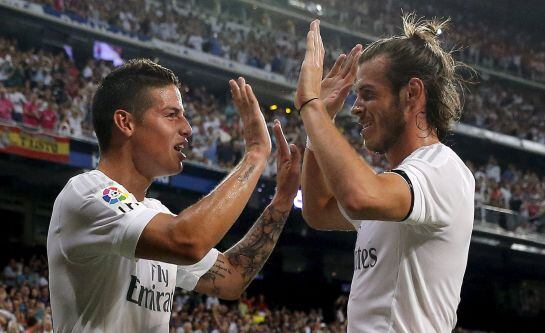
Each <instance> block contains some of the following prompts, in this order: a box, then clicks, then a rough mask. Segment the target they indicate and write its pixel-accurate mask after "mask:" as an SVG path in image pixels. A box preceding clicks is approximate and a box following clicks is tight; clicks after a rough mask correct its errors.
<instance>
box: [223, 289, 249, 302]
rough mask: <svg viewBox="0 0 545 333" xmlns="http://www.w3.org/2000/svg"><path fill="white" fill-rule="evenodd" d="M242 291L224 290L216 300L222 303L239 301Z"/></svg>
mask: <svg viewBox="0 0 545 333" xmlns="http://www.w3.org/2000/svg"><path fill="white" fill-rule="evenodd" d="M244 290H245V288H240V289H237V290H225V291H224V292H222V293H220V294H219V295H218V298H219V299H222V300H224V301H236V300H238V299H240V297H241V296H242V293H243V292H244Z"/></svg>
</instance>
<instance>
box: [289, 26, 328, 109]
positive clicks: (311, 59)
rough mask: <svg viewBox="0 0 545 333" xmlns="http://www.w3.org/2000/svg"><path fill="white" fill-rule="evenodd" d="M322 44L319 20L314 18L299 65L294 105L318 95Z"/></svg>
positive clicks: (323, 51)
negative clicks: (301, 61)
mask: <svg viewBox="0 0 545 333" xmlns="http://www.w3.org/2000/svg"><path fill="white" fill-rule="evenodd" d="M324 54H325V50H324V44H323V43H322V36H320V21H319V20H314V21H312V23H310V30H309V32H308V34H307V51H306V53H305V59H304V60H303V64H302V65H301V72H300V73H299V82H297V91H296V93H295V107H296V108H297V109H300V108H301V104H303V103H304V102H306V101H308V100H310V99H312V98H316V97H320V82H321V81H322V75H323V72H324Z"/></svg>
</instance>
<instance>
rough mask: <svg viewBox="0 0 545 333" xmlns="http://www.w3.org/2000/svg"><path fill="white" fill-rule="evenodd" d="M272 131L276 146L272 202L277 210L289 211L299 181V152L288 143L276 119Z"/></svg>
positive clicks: (294, 146)
mask: <svg viewBox="0 0 545 333" xmlns="http://www.w3.org/2000/svg"><path fill="white" fill-rule="evenodd" d="M273 132H274V136H275V138H276V146H277V148H278V156H277V157H276V172H277V173H276V194H275V196H274V198H273V204H275V205H277V207H276V208H277V209H278V210H287V211H289V210H290V209H291V205H292V203H293V199H294V198H295V196H296V195H297V190H298V189H299V184H300V182H301V153H300V152H299V149H297V146H296V145H294V144H291V145H288V142H287V141H286V137H285V136H284V133H283V132H282V126H281V125H280V122H279V121H278V120H275V121H274V126H273Z"/></svg>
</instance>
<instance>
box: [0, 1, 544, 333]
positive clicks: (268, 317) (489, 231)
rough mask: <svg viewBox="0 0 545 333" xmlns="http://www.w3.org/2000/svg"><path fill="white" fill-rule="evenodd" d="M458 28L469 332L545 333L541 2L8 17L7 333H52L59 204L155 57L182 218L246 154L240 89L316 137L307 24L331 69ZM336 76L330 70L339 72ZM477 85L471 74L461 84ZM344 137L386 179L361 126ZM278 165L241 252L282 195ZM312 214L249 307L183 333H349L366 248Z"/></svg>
mask: <svg viewBox="0 0 545 333" xmlns="http://www.w3.org/2000/svg"><path fill="white" fill-rule="evenodd" d="M411 11H415V12H416V13H417V15H419V16H425V17H427V18H431V17H434V16H437V17H450V18H451V20H452V27H451V29H449V30H446V31H444V32H442V33H441V34H440V39H441V40H442V42H443V45H444V47H445V48H447V49H449V50H453V51H454V54H455V57H456V59H458V60H461V61H464V62H466V63H468V64H470V65H472V66H473V67H474V68H475V69H476V70H477V73H478V76H477V77H476V78H475V79H474V81H476V82H475V84H471V85H469V86H468V91H467V92H466V94H465V107H464V113H463V116H462V119H461V121H460V123H459V124H458V125H457V126H456V127H455V128H454V131H453V134H452V135H450V136H449V137H448V139H447V142H446V144H447V145H449V146H450V147H452V148H453V149H454V150H455V151H456V152H457V153H458V154H459V155H460V156H461V157H462V159H463V160H464V161H466V163H467V165H468V166H469V168H470V169H471V170H472V171H473V173H474V176H475V178H476V193H475V204H476V205H475V207H476V208H475V226H474V231H473V237H472V242H471V247H470V252H469V262H468V266H467V271H466V274H465V280H464V285H463V288H462V293H461V303H460V306H459V308H458V328H457V329H456V332H543V331H544V328H543V327H544V325H543V324H545V214H544V213H545V179H544V178H543V176H544V173H545V168H544V166H545V93H544V92H545V38H543V34H542V32H543V31H545V20H543V17H545V3H543V2H542V1H538V0H526V1H519V2H516V3H515V2H513V1H507V0H495V1H492V0H485V1H479V2H476V1H471V0H443V1H434V0H426V1H423V0H403V1H402V0H384V1H377V0H312V1H298V0H269V1H259V0H192V1H189V0H188V1H182V0H126V1H76V0H73V1H72V0H64V1H63V0H36V1H22V0H0V227H1V231H0V332H3V331H4V330H7V331H8V332H23V331H25V330H26V331H29V332H49V331H50V330H51V316H50V311H51V310H50V307H49V291H48V288H47V286H48V271H47V258H46V251H45V242H46V236H47V230H48V225H49V219H50V213H51V210H52V206H53V202H54V200H55V197H56V195H57V194H58V193H59V191H60V190H61V189H62V187H63V186H64V184H65V183H66V181H67V180H68V179H69V178H70V177H72V176H74V175H76V174H78V173H81V172H83V171H85V170H89V169H93V168H94V167H95V166H96V165H97V162H98V147H97V141H96V138H95V136H94V133H93V128H92V124H91V121H90V120H91V116H90V112H89V110H90V103H91V98H92V96H93V93H94V91H95V89H96V87H97V82H99V81H100V80H101V78H103V77H104V76H106V75H107V74H108V73H109V72H110V71H111V70H112V69H113V68H114V67H115V66H118V65H120V64H122V63H123V62H125V61H126V60H128V59H131V58H136V57H146V58H150V59H152V60H155V61H157V62H159V63H160V64H162V65H163V66H166V67H168V68H171V69H173V70H174V71H175V72H176V73H177V74H178V76H179V77H180V80H181V81H182V82H183V84H184V85H183V91H182V94H183V98H184V104H185V109H186V112H187V113H186V116H187V117H188V119H189V121H190V123H191V124H192V126H193V138H192V142H191V147H190V149H189V150H188V152H187V154H188V156H189V161H187V162H184V164H185V167H184V172H183V173H182V174H180V175H177V176H173V177H164V178H160V179H157V180H156V182H155V183H154V184H153V185H152V187H151V188H150V190H149V193H148V195H149V196H151V197H155V198H158V199H160V200H161V201H162V202H163V203H165V204H166V205H167V206H168V207H169V208H170V209H171V210H172V211H173V212H177V211H180V210H181V209H183V208H185V207H187V206H188V205H190V204H192V203H194V202H195V201H197V200H198V199H199V198H200V197H202V196H203V195H204V194H206V193H208V192H209V191H210V190H211V189H213V188H214V187H215V185H217V183H218V182H219V181H220V180H221V179H222V178H223V177H224V176H225V175H226V173H227V172H228V171H229V170H230V169H231V168H232V167H233V166H234V165H235V164H236V163H237V162H238V160H239V159H240V157H241V156H242V154H243V149H244V144H243V141H242V136H241V128H240V122H239V117H238V114H237V112H236V110H235V109H234V107H233V105H232V103H231V101H230V96H229V89H228V85H227V81H228V79H230V78H235V77H238V76H240V75H242V76H244V77H246V78H247V81H249V82H250V83H251V84H252V86H253V88H254V90H255V91H256V93H257V95H258V98H259V100H260V102H261V106H262V109H263V113H264V115H265V117H266V119H267V121H268V123H269V126H272V121H273V119H275V118H276V119H279V120H280V121H281V122H282V124H283V127H284V132H285V133H286V134H287V136H288V141H290V142H293V143H296V144H298V145H299V146H300V147H301V148H302V147H303V146H304V141H305V137H306V134H305V133H304V129H303V127H302V123H301V121H300V119H299V117H298V115H297V113H296V112H294V107H293V104H292V96H293V93H294V90H295V80H296V79H297V76H298V73H299V66H300V63H301V61H302V59H303V55H304V51H305V49H304V47H305V38H304V37H305V36H306V32H307V30H308V24H309V22H310V21H311V20H312V19H314V18H320V19H321V22H322V24H321V31H322V35H323V40H324V44H325V46H326V51H327V53H326V67H330V66H331V65H332V63H333V61H334V59H335V58H336V57H337V56H338V55H339V54H340V53H342V52H348V51H349V50H350V49H351V48H352V46H353V45H355V44H356V43H362V44H364V45H365V44H368V43H369V42H371V41H373V40H376V39H377V38H378V37H380V36H389V35H392V34H398V33H400V25H401V19H400V16H401V14H402V12H411ZM327 70H328V69H327V68H326V71H327ZM461 74H462V75H465V74H467V73H461ZM353 101H354V96H353V95H351V96H349V97H348V99H347V101H346V105H345V110H344V111H343V112H342V114H341V115H340V116H339V117H338V118H337V119H338V121H337V125H338V127H339V129H340V130H341V131H342V132H343V133H344V135H345V136H346V137H347V139H348V140H350V142H351V143H352V144H353V146H354V149H356V150H357V151H358V152H360V153H361V155H362V156H363V157H364V158H365V159H366V160H367V161H368V162H369V163H371V164H372V165H373V166H374V167H375V168H376V170H377V171H380V170H386V169H389V165H388V163H387V161H385V160H384V158H383V157H382V156H380V155H376V154H371V153H369V152H368V151H366V150H365V149H364V148H363V147H362V144H361V142H362V140H361V138H360V136H359V132H360V128H359V125H358V124H357V123H356V121H355V120H354V119H353V118H352V117H351V116H350V113H349V112H348V110H349V108H350V106H351V105H352V103H353ZM275 170H276V163H275V158H274V156H271V158H270V161H269V165H268V167H267V170H266V172H265V174H264V175H263V177H262V179H261V181H260V183H259V184H258V187H257V188H256V191H255V193H254V195H253V196H252V198H251V200H250V202H249V204H248V206H247V209H245V211H244V212H243V214H242V216H241V217H240V220H239V221H238V222H237V223H236V224H235V226H234V227H233V228H232V230H231V231H230V232H229V234H228V235H227V237H226V238H225V239H224V240H223V241H222V242H221V244H220V245H219V246H218V248H219V249H220V250H225V249H227V248H228V247H230V246H231V245H232V244H233V243H234V242H235V241H236V240H238V239H239V238H240V237H241V236H242V235H243V234H244V233H245V232H246V230H247V229H248V228H249V226H250V225H251V224H252V223H253V221H254V220H255V219H256V218H257V217H258V216H259V214H260V212H261V210H262V209H263V208H264V207H265V205H267V204H268V202H269V201H270V198H271V196H272V194H273V192H274V186H275V183H274V176H275ZM300 204H301V202H300V198H299V200H297V199H296V207H295V208H294V209H293V211H292V213H291V215H290V218H289V220H288V223H287V226H286V229H285V231H284V233H283V234H282V236H281V238H280V241H279V244H278V246H277V248H276V250H275V251H274V253H273V254H272V255H271V258H270V259H269V261H268V262H267V264H266V265H265V267H264V269H263V271H262V272H261V273H260V274H259V275H258V277H257V279H256V280H255V281H254V282H253V283H252V284H251V286H250V287H249V289H248V292H247V295H245V296H244V297H243V298H242V299H241V300H240V301H235V302H220V301H218V300H217V299H215V298H213V297H204V296H199V295H196V294H194V293H186V292H181V291H180V292H179V293H178V294H177V297H176V302H175V303H174V307H173V310H172V320H171V331H172V332H184V333H187V332H202V333H207V332H229V333H237V332H305V333H307V332H345V331H346V322H345V319H346V301H347V295H348V293H349V291H350V280H351V278H352V272H353V252H352V251H353V246H354V241H355V236H356V235H355V233H343V232H327V233H326V232H319V231H315V230H312V229H310V228H309V227H307V226H306V224H305V222H304V221H303V219H302V216H301V210H300Z"/></svg>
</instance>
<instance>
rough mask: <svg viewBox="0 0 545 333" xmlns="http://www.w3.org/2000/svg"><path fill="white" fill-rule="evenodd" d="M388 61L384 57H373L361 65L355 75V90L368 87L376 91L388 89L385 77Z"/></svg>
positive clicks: (388, 84)
mask: <svg viewBox="0 0 545 333" xmlns="http://www.w3.org/2000/svg"><path fill="white" fill-rule="evenodd" d="M388 66H389V61H388V59H387V58H386V57H385V56H378V57H374V58H372V59H370V60H367V61H365V62H363V63H361V64H360V65H359V66H358V72H357V74H356V89H359V88H362V87H363V86H366V87H367V86H370V87H374V88H377V89H380V88H390V81H389V80H388V78H387V77H386V70H387V69H388Z"/></svg>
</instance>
